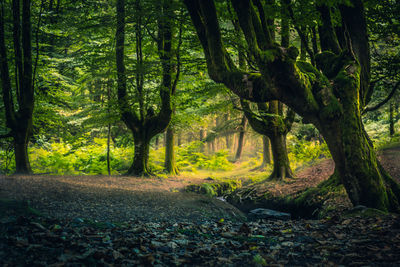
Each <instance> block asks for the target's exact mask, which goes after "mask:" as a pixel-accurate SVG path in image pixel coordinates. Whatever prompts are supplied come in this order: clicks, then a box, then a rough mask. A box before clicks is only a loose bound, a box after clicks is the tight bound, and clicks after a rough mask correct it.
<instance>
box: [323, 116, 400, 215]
mask: <svg viewBox="0 0 400 267" xmlns="http://www.w3.org/2000/svg"><path fill="white" fill-rule="evenodd" d="M345 114H346V115H345V116H343V118H342V119H340V120H337V121H335V122H330V123H327V122H325V123H324V125H321V127H320V128H319V130H320V131H321V133H322V135H323V136H324V138H325V141H326V143H327V145H328V147H329V150H330V151H331V154H332V158H333V160H334V161H335V168H336V170H337V171H338V173H339V177H340V181H341V183H342V184H343V185H344V186H345V188H346V192H347V194H348V196H349V198H350V200H351V202H352V203H353V205H354V206H356V205H365V206H367V207H372V208H376V209H380V210H385V211H394V212H399V211H400V209H399V208H400V206H399V196H400V186H399V184H397V183H396V182H394V180H393V179H392V178H391V177H390V176H389V175H388V174H387V173H386V171H384V170H383V168H382V167H381V165H380V163H379V161H378V159H377V157H376V154H375V151H374V148H373V146H372V144H371V142H370V141H369V138H368V136H367V135H366V133H365V131H364V129H363V124H362V121H361V116H360V115H359V113H358V114H357V113H356V114H355V113H354V112H353V113H345ZM350 114H351V115H350Z"/></svg>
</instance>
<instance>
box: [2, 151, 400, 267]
mask: <svg viewBox="0 0 400 267" xmlns="http://www.w3.org/2000/svg"><path fill="white" fill-rule="evenodd" d="M381 161H382V164H383V165H384V166H385V168H386V169H387V170H388V171H389V172H390V173H391V175H392V176H393V177H394V178H396V179H397V180H400V147H395V148H389V149H385V150H383V151H382V152H381ZM332 171H333V163H332V162H331V161H330V160H324V161H322V162H320V163H318V164H317V165H315V166H312V167H308V168H305V169H303V170H302V171H300V172H299V173H297V175H296V176H297V177H298V178H297V179H296V180H295V181H294V182H291V183H271V184H270V185H266V187H265V188H266V189H268V190H269V191H270V192H271V194H274V195H286V194H295V193H296V192H300V191H301V190H303V189H305V188H307V187H310V186H315V185H316V184H318V183H319V182H321V181H322V180H324V179H327V178H328V177H329V175H330V174H331V173H332ZM207 181H210V179H208V180H205V179H193V178H191V179H190V180H189V179H185V178H182V177H175V178H169V179H160V178H143V179H139V178H129V177H104V176H80V177H76V176H74V177H69V176H11V177H0V265H1V266H24V265H25V266H32V265H35V266H36V265H37V266H47V265H51V266H80V265H86V266H115V265H116V266H137V265H159V266H165V265H167V266H169V265H187V266H193V265H201V266H214V265H217V264H218V265H223V266H231V265H233V266H242V265H244V264H246V265H250V266H281V265H290V266H293V265H295V266H296V265H297V266H307V265H309V266H315V265H320V266H326V265H332V266H335V265H346V266H347V265H348V266H376V265H378V266H379V265H380V266H400V217H399V216H398V215H393V214H382V213H380V212H377V211H373V210H372V211H371V210H364V209H361V210H350V211H347V212H344V213H338V214H335V215H334V216H330V217H328V218H325V219H322V220H311V219H296V220H272V219H270V220H266V219H261V220H260V219H259V220H250V219H248V218H246V215H245V214H243V213H242V212H241V211H239V210H238V209H236V208H235V207H233V206H231V205H229V204H228V203H226V202H225V201H221V200H219V199H216V198H211V197H207V196H205V195H199V194H194V193H187V192H183V189H184V188H185V187H186V186H187V185H189V184H193V183H195V184H200V183H204V182H207ZM31 207H32V208H34V209H35V210H32V209H31ZM36 210H37V211H39V212H40V214H37V213H36Z"/></svg>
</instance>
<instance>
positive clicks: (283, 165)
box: [270, 134, 293, 180]
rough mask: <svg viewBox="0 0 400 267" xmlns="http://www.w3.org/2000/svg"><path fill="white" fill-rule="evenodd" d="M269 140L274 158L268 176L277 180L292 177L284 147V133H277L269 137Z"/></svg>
mask: <svg viewBox="0 0 400 267" xmlns="http://www.w3.org/2000/svg"><path fill="white" fill-rule="evenodd" d="M270 140H271V148H272V157H273V160H274V168H273V171H272V174H271V176H270V178H271V179H278V180H283V179H285V178H293V172H292V170H291V168H290V162H289V158H288V152H287V148H286V134H277V135H275V136H273V137H272V138H271V137H270Z"/></svg>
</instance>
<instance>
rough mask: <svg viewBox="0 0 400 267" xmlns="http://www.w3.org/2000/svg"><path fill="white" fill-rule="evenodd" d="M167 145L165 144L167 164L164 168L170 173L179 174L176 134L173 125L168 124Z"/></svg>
mask: <svg viewBox="0 0 400 267" xmlns="http://www.w3.org/2000/svg"><path fill="white" fill-rule="evenodd" d="M165 137H166V146H165V164H164V168H165V171H166V172H167V173H168V174H172V175H176V174H178V168H177V167H176V161H175V149H174V146H175V135H174V129H173V127H171V125H170V126H168V128H167V132H166V135H165Z"/></svg>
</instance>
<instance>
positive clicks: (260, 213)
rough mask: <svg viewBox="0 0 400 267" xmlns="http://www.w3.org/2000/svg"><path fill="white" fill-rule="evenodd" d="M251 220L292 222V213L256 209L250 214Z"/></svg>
mask: <svg viewBox="0 0 400 267" xmlns="http://www.w3.org/2000/svg"><path fill="white" fill-rule="evenodd" d="M248 216H249V218H250V219H275V220H290V217H291V215H290V213H285V212H279V211H275V210H270V209H262V208H259V209H254V210H251V211H250V212H249V214H248Z"/></svg>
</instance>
